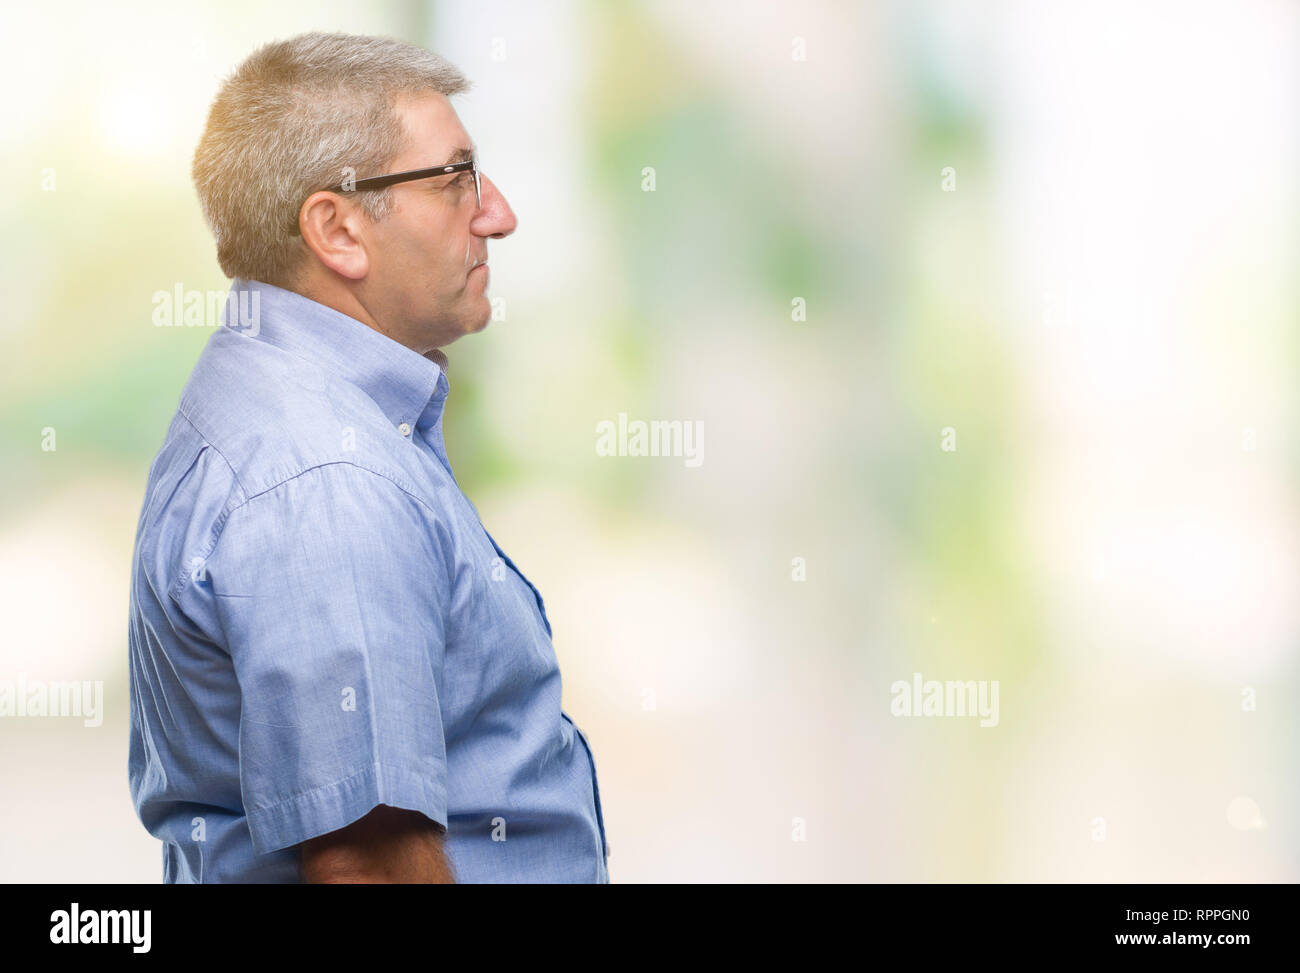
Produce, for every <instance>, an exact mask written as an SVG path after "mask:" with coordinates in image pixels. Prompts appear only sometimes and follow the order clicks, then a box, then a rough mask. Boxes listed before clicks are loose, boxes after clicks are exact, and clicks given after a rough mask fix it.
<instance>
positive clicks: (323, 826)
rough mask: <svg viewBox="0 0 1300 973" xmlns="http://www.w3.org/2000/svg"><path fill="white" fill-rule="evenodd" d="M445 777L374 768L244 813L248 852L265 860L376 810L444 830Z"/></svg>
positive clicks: (375, 766) (378, 766) (445, 809)
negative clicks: (421, 819) (419, 817)
mask: <svg viewBox="0 0 1300 973" xmlns="http://www.w3.org/2000/svg"><path fill="white" fill-rule="evenodd" d="M445 779H446V771H445V769H444V768H442V767H439V768H438V770H437V772H436V773H435V774H434V775H432V776H430V775H429V774H427V773H425V774H414V773H411V772H410V771H409V770H404V769H400V768H396V767H390V766H385V765H374V766H371V767H368V768H366V769H365V770H363V771H360V772H358V773H356V774H353V775H352V776H350V777H345V778H344V779H343V780H340V781H336V782H334V783H333V784H326V785H324V786H322V787H317V788H314V789H312V790H310V791H307V792H306V793H304V794H299V795H297V796H295V797H291V798H288V799H286V800H283V801H280V802H278V803H276V804H270V805H267V806H266V807H259V808H253V809H252V810H250V811H248V812H247V820H248V830H249V833H250V834H251V836H252V839H253V851H254V853H256V854H258V855H265V854H268V853H269V852H272V851H279V850H280V849H281V848H288V847H291V846H292V845H297V844H301V843H302V842H304V841H306V840H307V839H309V838H315V837H318V836H319V835H323V834H328V833H329V832H331V831H338V830H339V829H341V828H345V827H347V826H348V825H349V824H351V823H353V822H354V821H358V820H360V819H361V818H363V817H365V816H366V814H368V813H369V812H370V811H372V810H373V809H374V808H376V807H378V806H379V805H380V804H387V805H388V806H389V807H399V808H403V809H404V810H408V811H419V812H420V813H422V814H423V815H424V816H425V817H427V818H429V819H430V820H432V821H436V822H437V823H438V824H440V825H442V827H443V828H444V829H445V828H446V827H447V799H446V787H445Z"/></svg>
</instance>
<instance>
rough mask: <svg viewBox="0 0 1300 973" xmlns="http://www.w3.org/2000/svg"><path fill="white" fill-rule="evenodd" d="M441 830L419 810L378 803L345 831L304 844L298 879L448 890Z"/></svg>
mask: <svg viewBox="0 0 1300 973" xmlns="http://www.w3.org/2000/svg"><path fill="white" fill-rule="evenodd" d="M442 838H443V833H442V826H441V825H439V824H438V823H437V822H436V821H431V820H429V818H427V817H425V816H424V815H423V814H421V813H420V812H419V811H407V810H404V809H402V808H396V807H389V806H388V805H386V804H380V805H379V806H378V807H376V808H375V809H374V810H373V811H371V812H370V813H369V814H367V815H366V816H365V817H363V818H361V819H360V820H358V821H354V822H352V823H351V824H349V825H348V826H347V827H346V828H340V829H339V830H338V831H331V832H330V833H329V834H323V835H321V836H320V837H318V838H311V839H309V840H307V841H304V842H303V843H302V844H301V845H299V846H298V847H299V848H300V849H301V851H302V880H303V881H304V882H306V883H308V884H312V885H318V884H322V883H334V884H341V883H395V884H434V885H449V884H452V883H454V882H455V881H456V879H455V877H454V876H453V875H452V872H451V864H450V862H448V861H447V858H446V856H445V855H444V854H443V850H442Z"/></svg>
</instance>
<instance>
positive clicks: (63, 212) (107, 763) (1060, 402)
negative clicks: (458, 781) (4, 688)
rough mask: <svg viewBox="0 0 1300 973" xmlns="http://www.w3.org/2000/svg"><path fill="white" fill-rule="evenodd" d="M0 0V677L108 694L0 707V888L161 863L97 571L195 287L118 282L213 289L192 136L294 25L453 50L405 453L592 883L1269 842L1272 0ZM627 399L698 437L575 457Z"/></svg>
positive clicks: (138, 489) (1097, 871)
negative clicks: (978, 697)
mask: <svg viewBox="0 0 1300 973" xmlns="http://www.w3.org/2000/svg"><path fill="white" fill-rule="evenodd" d="M7 20H8V21H9V23H10V27H11V29H10V30H9V31H8V32H7V36H6V38H5V40H4V42H3V43H4V45H5V50H4V57H3V58H2V59H0V73H2V74H3V77H4V80H5V82H6V87H7V90H8V91H9V92H10V97H9V98H7V99H4V102H3V104H0V113H3V117H4V125H3V129H2V131H3V136H2V137H3V143H4V150H3V156H4V159H5V162H6V171H8V172H9V173H10V174H11V185H10V191H9V192H7V193H5V194H3V196H0V231H2V240H3V243H2V244H0V245H2V246H3V250H4V260H3V264H2V270H0V273H2V274H3V281H4V284H5V297H6V300H5V306H4V312H3V317H2V319H0V320H2V321H3V326H2V328H0V358H2V359H3V361H4V368H5V381H4V382H3V385H2V386H0V415H2V418H0V462H2V463H3V469H4V472H5V476H4V478H3V481H2V482H3V485H2V486H0V490H3V512H2V513H0V592H3V599H4V607H5V615H6V617H7V619H9V620H10V621H11V624H10V625H9V626H8V627H7V633H6V636H7V637H6V638H5V639H4V640H3V644H2V647H0V679H9V680H16V679H17V678H18V677H19V675H24V676H25V677H26V678H28V679H47V680H50V679H79V680H102V681H103V684H104V692H105V709H106V712H105V717H104V722H103V725H102V726H100V727H97V728H85V727H83V726H81V724H80V722H79V721H76V720H72V719H66V718H62V719H61V718H45V719H41V718H36V717H27V718H21V717H0V880H5V881H133V882H134V881H139V882H154V881H158V880H159V879H160V877H161V852H160V847H159V845H158V843H157V842H156V841H155V840H154V839H152V838H151V837H150V836H149V835H148V834H147V833H146V832H145V831H144V830H143V828H142V827H141V825H140V824H139V822H138V820H137V819H136V818H135V816H134V811H133V809H132V807H131V803H130V796H129V793H128V790H127V779H126V754H127V710H128V702H129V697H128V693H127V667H126V660H127V654H126V633H127V607H128V595H127V580H128V570H129V564H130V556H131V549H132V542H133V536H134V531H135V525H136V520H137V517H138V515H139V510H140V504H141V501H142V498H143V487H144V482H145V478H146V475H147V472H148V467H149V463H150V461H151V459H152V457H153V454H154V452H155V451H156V450H157V449H158V447H159V446H160V445H161V442H162V436H163V433H164V431H165V430H166V427H167V425H168V422H169V421H170V418H171V415H172V413H173V411H174V409H175V406H176V403H177V399H178V396H179V393H180V390H181V388H182V386H183V385H184V382H185V380H186V378H187V376H188V374H189V371H190V369H191V367H192V366H193V363H194V361H195V359H196V357H197V356H198V354H199V352H200V349H201V348H202V346H203V344H204V342H205V341H206V340H207V339H208V338H209V336H210V333H211V329H210V328H206V327H189V328H187V327H175V328H158V327H155V326H154V325H153V321H152V313H153V308H154V305H153V299H152V296H153V294H154V293H155V292H156V291H159V290H164V291H170V290H172V289H173V288H174V287H175V286H176V285H177V284H178V283H179V284H181V285H183V287H184V288H186V289H193V290H201V291H209V290H223V289H225V288H226V287H228V281H227V280H226V279H225V278H224V277H223V276H222V275H221V273H220V270H219V268H218V267H217V264H216V260H215V249H214V246H213V244H212V241H211V238H210V236H209V235H208V232H207V229H206V227H205V226H204V224H203V220H202V216H201V213H200V211H199V207H198V203H197V200H196V198H195V195H194V192H193V189H192V187H191V185H190V182H189V164H190V157H191V154H192V152H193V150H194V146H195V144H196V142H197V139H198V136H199V133H200V131H201V129H202V125H203V122H204V119H205V115H206V111H207V106H208V104H209V102H210V100H211V98H212V97H213V95H214V94H215V91H216V88H217V85H218V84H219V82H220V80H221V79H222V78H223V77H224V76H225V75H226V74H228V73H229V72H230V71H231V70H233V69H234V67H235V66H236V65H237V64H238V62H239V61H240V60H242V59H243V58H244V57H245V56H247V54H249V53H251V51H252V50H253V49H254V48H255V47H257V46H258V45H260V44H262V43H264V42H266V41H268V40H272V39H278V38H283V37H287V36H290V35H292V34H295V33H299V32H302V31H306V30H344V31H349V32H355V33H377V34H388V35H392V36H396V37H400V38H403V39H405V40H408V41H411V42H414V43H418V44H422V45H424V46H427V47H429V48H431V49H433V50H436V51H438V52H439V53H440V54H442V55H444V56H445V57H447V58H449V59H450V60H451V61H452V62H453V63H455V64H456V65H457V66H459V67H460V68H461V69H462V70H463V71H465V72H466V73H467V75H468V76H469V77H470V78H471V79H472V80H473V82H474V88H473V90H472V91H471V92H469V93H468V94H466V95H463V96H460V97H459V98H457V99H454V100H453V104H454V105H455V106H456V108H457V110H458V112H459V113H460V116H461V118H462V120H463V121H464V123H465V125H466V128H467V129H468V131H469V132H470V134H471V135H472V136H473V137H474V139H475V141H476V142H477V143H478V144H479V146H480V147H481V150H482V155H483V159H484V165H485V170H486V171H487V172H488V173H489V175H490V176H491V177H492V179H493V180H494V182H495V183H496V184H497V185H498V186H499V187H500V188H501V189H502V191H503V192H504V193H505V194H506V197H507V198H508V199H509V201H510V203H511V205H512V206H513V208H514V210H515V212H516V214H517V216H518V219H519V227H518V230H517V231H516V232H515V234H514V235H513V236H512V237H510V238H509V239H506V240H502V241H492V243H491V246H490V253H491V259H492V267H493V270H492V282H491V289H490V293H491V295H492V296H493V297H494V298H498V299H500V301H501V302H502V303H501V305H500V309H501V313H500V315H499V319H498V320H494V321H493V322H492V323H491V325H490V326H489V327H488V329H487V330H486V331H484V332H482V333H481V334H479V335H475V336H473V337H470V338H467V339H463V340H462V341H460V342H458V343H456V344H454V345H452V346H450V347H449V348H448V349H447V353H448V355H449V357H450V361H451V364H450V369H449V372H448V378H449V380H450V382H451V386H452V393H451V397H450V399H449V402H448V406H447V414H446V436H447V442H448V448H449V451H450V455H451V460H452V463H453V465H454V467H455V469H456V472H457V477H458V479H459V481H460V483H461V485H462V487H463V488H464V489H465V491H466V493H467V494H468V495H469V496H470V498H471V499H472V500H473V501H474V502H475V504H476V505H477V506H478V509H479V511H480V512H481V514H482V516H483V519H484V522H485V523H486V524H487V525H488V526H489V528H490V529H491V530H492V532H493V535H494V536H495V537H496V538H497V539H498V540H499V541H500V542H501V544H502V545H503V546H504V547H505V548H506V549H507V550H508V551H510V553H511V556H512V558H513V559H514V560H515V561H516V562H517V563H518V564H519V565H520V567H521V568H522V569H523V570H524V571H525V572H526V573H527V574H528V575H529V577H530V578H531V579H532V580H533V581H534V582H535V583H536V584H537V586H538V587H539V589H540V590H541V591H542V592H543V594H544V596H545V597H546V601H547V608H548V614H549V616H550V619H551V621H552V624H553V626H554V632H555V643H556V650H557V653H558V655H559V658H560V662H561V667H562V671H563V676H564V705H565V708H566V710H567V711H568V712H569V713H571V714H573V715H574V718H575V719H576V720H578V722H579V723H581V724H582V726H583V727H584V729H585V730H586V731H587V734H588V736H589V737H590V739H591V741H592V746H593V749H594V751H595V756H596V758H597V768H598V772H599V780H600V787H601V794H602V798H603V806H604V814H605V822H606V827H607V832H608V838H609V845H610V849H611V854H610V862H609V864H610V872H611V877H612V880H613V881H616V882H618V881H674V880H682V881H731V880H737V881H798V882H813V881H824V880H830V881H945V882H951V881H978V882H1001V881H1047V882H1056V881H1084V882H1092V881H1142V882H1183V881H1191V882H1197V881H1227V882H1233V881H1288V882H1292V881H1296V880H1297V879H1298V878H1300V858H1298V855H1297V848H1298V847H1300V844H1298V842H1297V837H1296V831H1295V821H1296V820H1297V813H1296V812H1297V801H1298V800H1300V789H1298V788H1297V776H1296V773H1295V767H1296V760H1297V756H1298V750H1297V747H1298V743H1297V741H1300V732H1298V731H1300V725H1298V724H1300V721H1298V720H1297V717H1296V710H1295V706H1294V701H1295V699H1296V698H1297V692H1296V691H1297V688H1300V685H1298V684H1300V679H1298V678H1297V677H1298V675H1300V674H1298V673H1297V666H1296V652H1295V649H1296V645H1297V633H1298V630H1300V624H1298V623H1300V618H1298V612H1297V605H1298V600H1297V597H1296V594H1297V580H1298V577H1297V574H1298V572H1297V538H1298V536H1300V534H1298V532H1297V528H1298V527H1300V516H1298V514H1300V505H1298V504H1297V494H1296V487H1297V483H1298V472H1300V471H1298V464H1297V450H1296V444H1297V437H1296V435H1295V432H1296V418H1297V396H1296V391H1295V382H1294V380H1293V376H1294V374H1295V366H1296V364H1297V354H1296V353H1297V342H1296V328H1295V324H1296V317H1295V310H1294V309H1295V307H1296V306H1297V305H1296V299H1297V294H1296V289H1297V280H1298V277H1297V268H1298V267H1300V261H1297V257H1298V256H1300V244H1298V236H1297V220H1296V215H1297V213H1300V208H1298V207H1297V198H1296V196H1297V194H1296V189H1295V176H1294V174H1295V172H1296V171H1297V170H1298V166H1297V162H1298V161H1300V160H1298V159H1297V156H1298V155H1300V149H1298V144H1300V139H1297V135H1298V133H1300V113H1298V112H1297V107H1298V106H1297V101H1298V100H1300V99H1298V97H1297V96H1298V94H1300V83H1298V82H1300V78H1298V77H1297V75H1298V74H1300V70H1298V67H1297V65H1298V63H1300V57H1298V56H1297V55H1298V54H1300V50H1298V48H1300V29H1298V28H1300V14H1298V13H1297V8H1296V7H1295V6H1294V5H1284V4H1277V3H1269V2H1246V3H1242V4H1233V5H1224V4H1208V3H1207V4H1187V3H1179V4H1168V3H1162V4H1156V3H1137V4H1133V3H1122V4H1121V3H1113V2H1107V3H1089V4H1084V3H1031V2H1018V3H1012V2H1006V3H990V4H967V3H943V2H916V3H906V2H890V3H847V2H843V3H840V2H811V3H810V2H799V3H796V2H793V0H772V2H764V3H757V4H752V3H741V2H738V0H729V2H715V3H709V4H703V5H701V4H689V3H686V2H679V0H673V2H667V0H663V2H637V3H619V4H605V3H596V2H555V3H547V4H527V3H523V2H511V3H499V2H448V3H432V2H386V3H385V2H376V3H371V4H367V5H356V4H350V3H337V2H336V3H330V2H325V3H320V2H314V3H310V4H307V3H298V2H294V0H287V2H285V3H282V4H278V5H274V6H271V7H268V6H266V5H264V4H257V3H251V2H233V3H231V2H228V3H223V4H215V3H200V4H194V5H188V6H183V7H178V6H177V5H174V4H166V3H161V2H160V3H143V2H140V3H129V4H126V5H125V6H111V7H110V6H99V5H95V4H90V3H77V4H67V3H59V2H53V3H46V4H41V5H35V6H33V5H29V6H27V7H24V8H22V9H21V10H15V11H13V12H11V14H10V15H9V16H8V17H7ZM647 167H650V168H652V169H653V170H654V190H653V191H652V192H648V191H645V190H644V188H643V186H644V178H645V177H644V171H645V169H646V168H647ZM800 302H802V303H800ZM796 306H800V307H803V308H805V309H806V311H805V313H803V314H796V313H794V310H793V309H794V308H795V307H796ZM620 412H626V413H628V414H629V416H630V418H632V419H637V418H640V419H668V420H672V419H680V420H686V421H696V420H698V421H702V422H703V425H704V430H705V437H704V452H703V456H704V462H703V464H702V465H701V466H700V467H698V468H690V467H687V466H686V465H685V464H684V462H683V461H682V459H681V458H680V457H677V458H674V457H646V458H637V457H623V458H615V457H602V456H599V455H597V453H596V450H595V439H596V435H595V429H596V424H597V423H598V422H600V421H601V420H605V419H610V420H614V419H617V416H618V414H619V413H620ZM51 428H52V429H53V430H54V431H55V436H56V440H55V442H56V448H55V449H53V450H49V449H44V448H42V443H43V441H46V440H47V439H48V437H47V434H46V433H45V432H44V430H46V429H51ZM945 431H946V432H945ZM945 445H947V446H948V447H949V448H944V447H945ZM953 446H955V448H951V447H953ZM796 559H802V561H801V562H798V563H799V564H802V566H803V568H802V572H803V579H802V580H796V578H797V577H798V576H799V574H800V571H799V570H797V569H796V567H795V565H796ZM917 672H919V673H921V674H923V677H924V678H926V679H939V680H988V681H992V680H997V681H998V685H999V690H1000V691H999V701H1000V705H999V710H1000V711H999V718H998V724H997V726H993V727H981V726H980V725H979V723H978V721H977V720H975V719H971V718H963V717H928V718H925V717H922V718H908V717H896V716H893V715H891V711H890V702H891V688H890V687H891V685H892V684H893V683H894V682H895V681H896V680H905V681H909V682H910V680H911V679H912V676H913V673H917ZM1243 700H1245V701H1247V702H1245V703H1243Z"/></svg>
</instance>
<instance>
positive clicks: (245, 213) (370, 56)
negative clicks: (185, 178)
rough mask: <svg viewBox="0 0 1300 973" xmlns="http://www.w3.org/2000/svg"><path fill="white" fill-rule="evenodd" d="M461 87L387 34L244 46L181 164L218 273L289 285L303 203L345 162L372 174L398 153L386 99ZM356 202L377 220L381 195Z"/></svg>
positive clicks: (396, 128) (433, 58)
mask: <svg viewBox="0 0 1300 973" xmlns="http://www.w3.org/2000/svg"><path fill="white" fill-rule="evenodd" d="M469 87H470V82H469V81H468V80H467V79H466V78H465V76H464V75H463V74H461V72H460V71H459V70H458V69H457V68H456V67H455V66H454V65H452V64H451V63H450V62H448V61H447V60H445V59H444V58H442V57H439V56H438V55H437V54H434V53H432V52H430V51H426V50H424V49H422V48H419V47H415V46H413V45H411V44H406V43H404V42H402V41H398V40H393V39H392V38H388V37H364V36H358V35H353V34H324V33H311V34H299V35H298V36H297V37H291V38H289V39H288V40H284V41H275V42H273V43H270V44H266V45H264V46H263V47H260V48H258V49H257V50H256V51H254V52H253V53H252V54H251V55H249V57H248V59H247V60H245V61H244V63H243V64H241V65H240V66H239V67H238V68H237V69H236V70H235V72H234V73H233V74H232V75H231V76H230V77H229V78H227V79H226V80H225V82H223V83H222V85H221V89H220V90H219V91H218V92H217V97H216V98H215V99H214V100H213V102H212V108H211V110H210V111H209V112H208V121H207V125H206V127H205V128H204V130H203V136H202V138H200V139H199V145H198V148H197V149H196V150H195V152H194V164H193V167H192V169H191V175H192V176H193V178H194V186H195V188H196V189H197V190H198V194H199V202H200V203H201V204H202V206H203V216H204V218H205V219H206V220H207V222H208V226H210V227H211V228H212V233H213V235H214V236H215V237H216V239H217V262H218V263H219V264H221V269H222V271H223V272H224V273H225V275H226V276H227V277H242V278H244V279H248V280H260V281H263V282H265V283H268V284H276V285H278V286H285V285H287V284H288V283H289V282H291V281H292V280H293V278H294V276H295V275H296V273H297V270H298V266H299V262H300V260H301V258H302V257H303V255H304V252H305V251H304V246H303V243H302V239H301V237H300V236H299V235H298V212H299V209H300V208H301V206H302V204H303V201H304V200H306V198H307V197H308V196H310V195H311V194H312V193H314V192H316V191H318V190H320V189H323V188H325V187H326V186H330V185H337V184H338V183H340V182H342V181H343V179H344V176H345V173H344V169H345V167H348V166H350V167H352V170H353V171H354V172H355V174H356V176H357V178H364V177H366V176H372V175H382V174H383V173H384V172H386V171H387V167H388V166H389V165H391V164H392V161H393V159H394V158H396V156H397V155H398V153H399V152H401V150H402V149H403V148H404V147H405V138H406V133H405V131H404V129H403V126H402V120H401V118H400V117H399V116H398V114H397V113H396V111H395V110H394V102H395V100H396V98H397V96H399V95H402V94H408V93H410V94H416V93H420V92H427V91H435V92H438V93H440V94H443V95H447V96H451V95H455V94H459V93H461V92H463V91H467V90H469ZM356 202H357V204H358V205H359V206H361V207H362V208H363V209H364V210H365V212H366V214H367V215H368V216H369V217H370V218H371V219H372V220H376V221H378V220H382V219H384V218H385V217H386V216H387V215H388V213H389V211H390V209H391V193H390V191H389V190H388V189H384V190H380V191H378V192H364V193H359V194H358V195H357V197H356Z"/></svg>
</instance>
